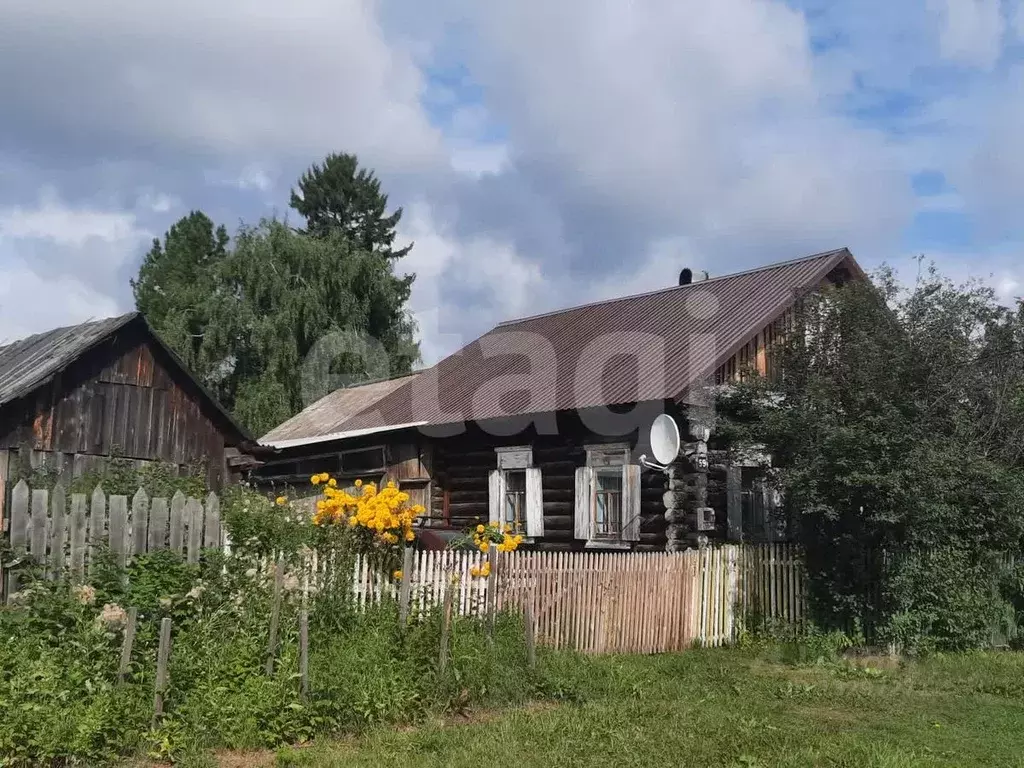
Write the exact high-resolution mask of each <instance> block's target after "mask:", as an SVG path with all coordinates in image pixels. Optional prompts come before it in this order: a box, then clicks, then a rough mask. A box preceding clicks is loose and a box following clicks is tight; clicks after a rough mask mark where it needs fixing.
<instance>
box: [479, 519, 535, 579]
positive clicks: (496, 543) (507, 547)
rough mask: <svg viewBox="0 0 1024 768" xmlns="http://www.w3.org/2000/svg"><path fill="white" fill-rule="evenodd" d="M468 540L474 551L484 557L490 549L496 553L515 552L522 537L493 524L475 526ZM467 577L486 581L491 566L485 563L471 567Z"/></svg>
mask: <svg viewBox="0 0 1024 768" xmlns="http://www.w3.org/2000/svg"><path fill="white" fill-rule="evenodd" d="M469 540H470V541H472V544H473V548H474V549H478V550H480V551H481V552H483V553H484V554H485V555H486V554H487V553H488V552H490V551H491V547H494V549H496V550H497V551H498V552H515V551H516V549H518V547H519V545H520V544H522V543H523V537H522V536H520V535H518V534H516V533H513V531H512V527H511V526H508V525H506V526H504V527H501V526H499V525H497V524H495V523H491V524H489V525H484V524H482V523H481V524H479V525H477V526H476V528H474V529H473V530H472V531H471V534H470V537H469ZM469 575H470V576H473V577H475V578H483V579H486V578H487V577H488V576H490V575H491V564H490V563H489V562H486V563H484V564H483V565H480V566H473V567H472V568H470V569H469Z"/></svg>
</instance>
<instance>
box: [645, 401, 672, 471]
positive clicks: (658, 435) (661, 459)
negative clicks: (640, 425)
mask: <svg viewBox="0 0 1024 768" xmlns="http://www.w3.org/2000/svg"><path fill="white" fill-rule="evenodd" d="M650 442H651V453H653V454H654V460H655V461H656V462H658V463H659V464H663V465H665V466H667V465H669V464H671V463H672V462H673V461H675V459H676V456H678V455H679V426H678V425H677V424H676V422H675V419H673V418H672V417H671V416H669V415H668V414H667V413H663V414H661V415H660V416H658V417H657V418H656V419H655V420H654V422H653V423H652V424H651V440H650Z"/></svg>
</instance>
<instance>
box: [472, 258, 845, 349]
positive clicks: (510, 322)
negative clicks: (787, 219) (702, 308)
mask: <svg viewBox="0 0 1024 768" xmlns="http://www.w3.org/2000/svg"><path fill="white" fill-rule="evenodd" d="M843 252H847V253H849V248H848V247H847V246H843V247H842V248H833V249H832V250H830V251H821V252H820V253H812V254H811V255H810V256H800V257H799V258H796V259H787V260H786V261H776V262H774V263H772V264H765V265H764V266H760V267H752V268H751V269H744V270H742V271H740V272H730V273H729V274H726V275H718V276H716V277H709V278H708V279H707V280H700V281H698V282H694V283H687V284H686V285H670V286H667V287H665V288H655V289H654V290H652V291H641V292H640V293H631V294H627V295H626V296H614V297H612V298H610V299H602V300H600V301H588V302H586V303H584V304H577V305H576V306H572V307H564V308H563V309H552V310H550V311H549V312H538V313H537V314H535V315H525V316H523V317H517V318H513V319H511V320H502V321H501V322H500V323H498V324H497V325H495V326H494V328H502V327H505V326H509V325H515V324H516V323H523V322H526V321H527V320H537V319H539V318H542V317H551V316H552V315H561V314H563V313H566V312H573V311H575V310H577V309H586V308H587V307H596V306H601V305H605V304H614V303H615V302H618V301H628V300H630V299H638V298H640V297H642V296H656V295H658V294H659V293H668V292H669V291H680V290H684V289H686V288H692V287H694V286H700V285H707V284H708V283H714V282H718V281H720V280H728V279H730V278H734V277H742V276H744V275H750V274H753V273H755V272H765V271H767V270H769V269H776V268H778V267H787V266H790V265H792V264H799V263H801V262H804V261H813V260H814V259H823V258H826V257H829V256H835V255H836V254H837V253H843ZM491 330H494V329H493V328H492V329H491ZM489 332H490V331H488V333H489Z"/></svg>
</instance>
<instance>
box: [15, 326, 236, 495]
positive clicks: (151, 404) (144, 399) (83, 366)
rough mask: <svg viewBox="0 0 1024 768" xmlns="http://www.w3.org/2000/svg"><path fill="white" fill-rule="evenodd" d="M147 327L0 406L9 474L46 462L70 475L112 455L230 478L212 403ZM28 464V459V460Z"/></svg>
mask: <svg viewBox="0 0 1024 768" xmlns="http://www.w3.org/2000/svg"><path fill="white" fill-rule="evenodd" d="M172 371H176V366H174V365H173V363H172V362H171V361H170V360H168V358H167V355H166V353H165V352H164V351H163V350H162V349H160V347H159V345H158V344H156V343H155V342H153V341H152V340H151V339H150V338H149V337H148V334H146V333H145V331H144V330H143V328H142V327H141V326H128V327H126V328H124V329H123V330H122V331H121V332H119V333H118V334H117V335H116V336H115V337H114V338H113V339H111V340H108V341H107V342H105V343H103V344H101V345H99V346H98V347H97V348H95V349H93V350H91V351H90V352H87V353H86V354H85V355H83V356H82V357H81V358H79V360H77V361H75V362H74V363H73V364H72V365H71V366H70V367H69V368H68V369H66V370H65V371H63V372H62V373H61V374H60V375H59V376H58V377H57V378H55V379H54V380H53V381H51V382H49V383H47V384H45V385H43V386H41V387H40V388H38V389H37V390H35V391H34V392H32V393H31V394H29V395H27V396H26V397H24V398H21V399H20V400H16V401H14V402H11V403H8V404H7V405H6V406H4V407H3V408H2V409H0V451H5V452H7V453H8V454H9V458H8V475H9V476H11V477H14V476H15V475H16V474H18V473H19V472H24V470H25V469H27V468H35V467H38V466H40V465H41V464H43V463H46V464H48V465H49V466H50V467H51V468H53V469H54V470H55V471H56V472H57V473H58V474H59V476H60V477H61V479H62V480H64V481H65V482H67V481H68V480H70V478H72V477H77V476H81V475H82V474H85V473H88V472H90V471H95V470H97V469H98V468H99V467H100V466H101V465H102V464H103V462H104V461H105V460H106V459H107V458H108V457H110V456H121V457H124V458H126V459H129V460H132V461H134V462H136V463H137V464H139V465H141V464H143V463H145V462H161V463H164V464H167V465H171V466H173V467H177V468H179V469H185V468H187V467H188V468H191V467H194V466H196V465H204V466H205V467H206V472H207V481H208V483H209V485H210V487H212V488H219V487H220V486H221V485H222V483H223V481H224V478H225V472H226V470H225V466H224V455H225V442H226V441H225V435H224V432H223V429H222V427H221V426H219V424H218V422H217V420H216V418H215V416H214V414H213V413H212V412H211V410H212V409H210V408H209V407H206V408H204V406H203V398H202V396H201V394H200V392H199V391H198V388H196V387H195V386H194V385H192V384H191V383H190V382H189V381H186V380H185V379H186V378H187V377H185V376H183V375H181V374H177V373H174V374H172ZM26 465H28V466H26Z"/></svg>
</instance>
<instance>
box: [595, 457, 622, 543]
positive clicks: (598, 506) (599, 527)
mask: <svg viewBox="0 0 1024 768" xmlns="http://www.w3.org/2000/svg"><path fill="white" fill-rule="evenodd" d="M593 526H594V527H593V535H594V538H597V539H617V538H619V537H620V536H621V535H622V470H620V469H618V468H617V467H612V468H610V469H605V468H602V469H598V470H595V472H594V520H593Z"/></svg>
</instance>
